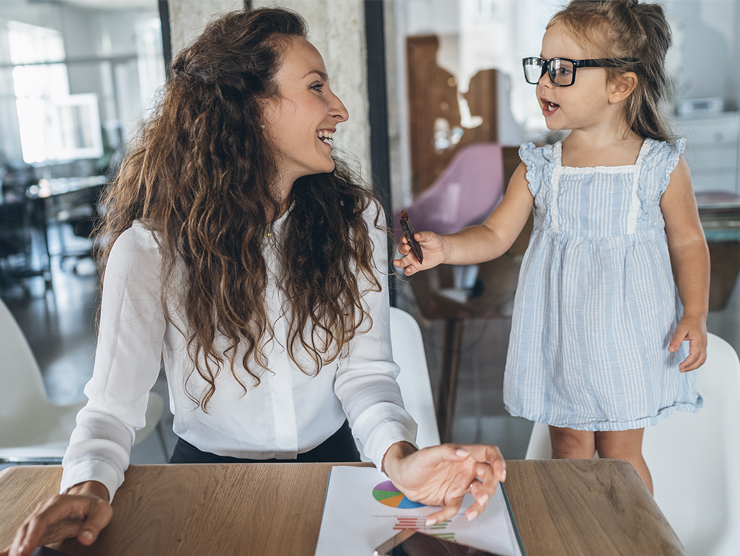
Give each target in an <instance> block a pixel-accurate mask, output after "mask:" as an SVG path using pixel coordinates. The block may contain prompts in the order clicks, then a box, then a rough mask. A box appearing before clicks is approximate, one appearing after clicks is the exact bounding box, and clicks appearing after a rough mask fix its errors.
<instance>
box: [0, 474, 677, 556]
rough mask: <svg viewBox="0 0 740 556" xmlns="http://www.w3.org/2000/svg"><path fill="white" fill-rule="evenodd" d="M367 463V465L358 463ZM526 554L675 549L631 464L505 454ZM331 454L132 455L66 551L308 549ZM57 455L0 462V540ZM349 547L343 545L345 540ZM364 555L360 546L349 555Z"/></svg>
mask: <svg viewBox="0 0 740 556" xmlns="http://www.w3.org/2000/svg"><path fill="white" fill-rule="evenodd" d="M363 465H368V464H363ZM507 465H508V479H507V481H506V490H507V493H508V496H509V500H510V501H511V506H512V509H513V512H514V515H515V517H516V521H517V523H518V525H519V530H520V532H521V536H522V539H523V541H524V546H525V548H526V550H527V554H528V556H546V555H547V556H566V555H567V556H578V555H584V556H585V555H597V556H612V555H615V556H616V555H623V556H634V555H640V556H653V555H661V556H663V555H679V554H685V553H684V551H683V548H682V547H681V544H680V542H679V541H678V539H677V537H676V535H675V533H674V532H673V530H672V529H671V528H670V526H669V525H668V522H667V521H666V520H665V518H664V517H663V514H662V513H661V512H660V510H659V509H658V506H657V505H656V504H655V502H654V500H653V499H652V497H651V496H650V494H649V493H648V491H647V489H645V487H644V486H643V484H642V482H641V481H640V478H639V477H638V475H637V473H636V472H635V470H634V469H633V468H632V466H630V465H629V464H627V463H624V462H620V461H616V460H570V461H566V460H548V461H509V462H507ZM330 469H331V464H321V463H318V464H310V463H302V464H241V465H240V464H230V465H142V466H131V468H130V469H129V470H128V472H127V473H126V482H125V483H124V485H123V486H122V487H121V489H120V490H119V491H118V493H117V494H116V498H115V500H114V502H113V509H114V515H113V521H112V522H111V524H110V525H109V526H108V527H107V528H106V529H105V530H104V531H103V533H102V534H101V536H100V538H99V539H98V541H97V542H96V543H95V544H94V545H93V546H92V547H88V548H85V547H83V546H81V545H79V544H78V543H77V542H76V541H66V542H65V543H64V544H63V545H62V547H61V550H63V551H64V552H66V553H68V554H70V555H73V556H76V555H106V556H119V555H120V556H140V555H145V556H147V555H157V556H165V555H178V556H187V555H194V556H195V555H197V556H208V555H214V556H216V555H218V556H223V555H232V554H233V555H240V556H241V555H249V554H255V555H260V556H271V555H279V556H313V555H314V550H315V547H316V542H317V540H318V535H319V527H320V525H321V515H322V511H323V506H324V495H325V492H326V484H327V479H328V476H329V471H330ZM60 478H61V468H60V467H58V466H41V467H30V466H28V467H13V468H9V469H6V470H5V471H3V472H2V473H0V500H2V503H1V504H0V547H4V546H7V545H9V544H10V542H11V540H12V538H13V535H14V533H15V530H16V528H17V527H18V526H19V525H20V524H21V522H22V521H23V520H24V518H25V517H26V516H27V515H28V514H29V513H30V512H31V511H32V509H33V508H34V507H35V506H36V504H37V503H38V502H39V501H40V500H43V499H45V498H48V497H49V496H52V495H53V494H55V493H56V492H57V488H58V485H59V480H60ZM347 556H353V553H352V552H351V547H348V550H347ZM358 556H369V555H358Z"/></svg>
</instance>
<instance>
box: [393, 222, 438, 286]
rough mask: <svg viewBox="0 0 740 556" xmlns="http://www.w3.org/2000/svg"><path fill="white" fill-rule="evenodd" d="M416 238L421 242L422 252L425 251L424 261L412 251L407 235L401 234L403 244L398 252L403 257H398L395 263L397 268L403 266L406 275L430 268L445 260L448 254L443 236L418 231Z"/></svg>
mask: <svg viewBox="0 0 740 556" xmlns="http://www.w3.org/2000/svg"><path fill="white" fill-rule="evenodd" d="M414 239H416V241H418V242H419V245H420V246H421V250H422V253H424V263H423V264H420V263H419V261H418V260H417V259H416V257H414V255H413V254H412V253H411V246H410V245H409V242H408V241H406V237H404V236H401V245H400V246H399V247H398V252H399V253H400V254H401V255H402V258H401V259H396V260H394V261H393V264H394V265H395V266H396V268H403V269H405V270H404V274H405V275H406V276H411V275H412V274H416V273H417V272H419V271H420V270H428V269H430V268H434V267H435V266H437V265H439V264H442V263H443V262H445V259H446V258H447V257H446V254H445V247H444V242H443V241H442V237H441V236H439V235H437V234H435V233H434V232H417V233H415V234H414Z"/></svg>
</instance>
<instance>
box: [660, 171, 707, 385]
mask: <svg viewBox="0 0 740 556" xmlns="http://www.w3.org/2000/svg"><path fill="white" fill-rule="evenodd" d="M660 208H661V210H662V211H663V218H664V219H665V231H666V235H667V237H668V250H669V252H670V256H671V266H672V267H673V274H674V275H675V277H676V285H677V286H678V294H679V296H680V297H681V303H683V307H684V312H683V317H681V320H680V321H679V323H678V325H677V326H676V331H675V333H674V334H673V337H672V338H671V342H670V344H669V345H668V350H669V351H676V350H677V349H678V348H679V346H680V345H681V342H684V341H688V342H689V356H688V357H687V358H686V360H685V361H683V362H682V363H681V364H680V365H679V370H680V371H681V372H682V373H685V372H687V371H693V370H694V369H697V368H699V367H700V366H701V365H702V364H703V363H704V361H705V360H706V358H707V325H706V322H707V313H708V312H709V249H708V248H707V242H706V239H705V238H704V231H703V229H702V227H701V222H700V221H699V211H698V209H697V207H696V198H695V197H694V190H693V188H692V187H691V175H690V173H689V167H688V165H687V164H686V161H685V160H684V158H683V157H680V158H679V161H678V165H677V166H676V169H675V170H674V171H673V173H672V174H671V181H670V183H669V184H668V187H667V188H666V190H665V192H664V193H663V196H662V198H661V201H660Z"/></svg>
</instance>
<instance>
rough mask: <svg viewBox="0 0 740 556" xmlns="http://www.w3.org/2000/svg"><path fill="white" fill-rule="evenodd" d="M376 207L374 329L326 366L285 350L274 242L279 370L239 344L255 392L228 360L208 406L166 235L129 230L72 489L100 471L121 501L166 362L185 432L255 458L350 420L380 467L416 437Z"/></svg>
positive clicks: (74, 457) (288, 452) (112, 276)
mask: <svg viewBox="0 0 740 556" xmlns="http://www.w3.org/2000/svg"><path fill="white" fill-rule="evenodd" d="M368 212H369V213H372V212H374V211H368ZM373 216H374V214H368V221H369V226H370V229H371V237H372V240H373V244H374V247H375V249H374V253H375V268H376V269H377V270H376V274H377V276H378V278H379V279H380V282H381V284H382V286H383V288H382V291H380V292H375V291H369V292H367V293H366V294H365V295H364V297H363V303H364V304H365V308H366V310H367V311H368V313H369V314H370V315H371V316H372V327H368V326H367V325H365V324H363V326H362V327H361V329H360V330H364V332H359V331H358V333H357V334H356V335H355V337H354V339H353V340H352V341H351V342H350V343H349V345H348V346H346V347H345V348H344V350H343V351H342V355H341V357H339V358H337V359H336V360H335V361H333V362H332V363H330V364H328V365H326V366H324V367H323V368H322V369H321V371H320V372H319V373H318V375H316V376H308V375H306V374H305V373H303V372H302V371H301V370H300V369H299V368H298V367H297V366H296V365H295V363H293V362H292V361H291V359H290V356H289V354H288V352H287V351H286V349H285V345H286V341H285V340H286V336H287V322H286V317H285V315H284V313H283V308H284V306H285V303H284V298H283V294H282V293H281V292H280V290H279V288H277V287H276V281H277V280H279V279H280V278H279V276H278V275H277V274H276V272H278V270H277V269H278V265H277V258H276V257H275V256H274V251H273V249H274V246H270V245H267V246H266V249H265V260H266V262H267V265H268V272H269V273H270V278H271V280H270V281H269V283H268V286H267V291H266V299H265V303H266V308H267V310H268V314H269V316H270V321H271V322H272V323H274V324H273V326H274V339H273V340H271V341H269V342H267V344H266V345H265V347H264V349H263V352H264V354H265V356H266V358H267V368H268V369H269V371H264V370H263V371H262V372H261V374H260V379H261V382H260V384H259V385H257V386H255V385H254V382H253V381H251V380H250V378H251V377H250V376H249V375H248V374H247V373H246V371H245V370H244V368H243V366H242V365H241V353H243V351H242V352H240V355H239V356H237V358H236V364H235V368H236V369H237V373H238V376H239V377H240V378H241V380H242V382H244V383H245V385H246V386H247V391H246V393H245V392H244V389H243V388H242V387H241V386H239V384H238V383H237V382H236V380H235V379H234V377H233V376H232V374H231V372H230V370H229V369H228V368H225V369H223V370H222V371H221V373H220V374H219V375H218V377H217V379H216V391H215V394H214V395H213V397H212V398H211V400H210V402H209V404H208V412H207V413H206V412H204V411H203V410H202V409H200V408H198V407H197V404H196V403H195V402H194V401H193V400H192V399H191V397H190V396H189V395H188V392H189V393H190V394H191V395H193V396H195V398H196V399H199V398H200V395H201V393H202V391H203V389H204V388H205V386H207V385H206V383H205V382H204V381H203V380H202V379H201V378H200V375H199V374H198V373H197V371H195V367H194V365H193V363H192V360H191V359H190V357H189V356H188V351H187V349H186V339H185V337H184V336H183V335H182V334H181V333H180V331H179V330H178V327H177V326H174V325H173V324H171V323H168V322H167V321H166V319H165V317H164V312H163V308H162V303H161V298H160V292H161V279H160V269H161V257H160V253H159V249H158V246H157V243H156V241H155V239H154V237H153V235H152V233H151V232H150V231H148V230H147V229H146V228H145V227H144V226H143V225H142V224H140V223H135V224H134V225H133V226H132V227H131V228H130V229H128V230H126V231H125V232H124V233H123V234H121V236H120V237H119V238H118V239H117V240H116V243H115V245H114V246H113V249H112V250H111V253H110V257H109V260H108V266H107V268H106V272H105V280H104V284H103V297H102V308H101V316H100V331H99V336H98V345H97V351H96V355H95V368H94V371H93V377H92V379H91V380H90V382H88V384H87V385H86V386H85V394H86V395H87V397H88V398H89V401H88V403H87V405H86V406H85V407H84V408H83V409H82V410H81V411H80V413H79V414H78V416H77V427H76V428H75V430H74V431H73V433H72V437H71V440H70V445H69V448H68V449H67V453H66V455H65V456H64V462H63V466H64V474H63V477H62V484H61V491H62V492H65V491H66V490H67V489H68V488H69V487H71V486H73V485H75V484H77V483H80V482H82V481H87V480H96V481H99V482H101V483H103V484H104V485H105V486H106V487H107V488H108V492H109V493H110V497H111V500H112V499H113V495H114V493H115V491H116V490H117V489H118V487H119V486H120V485H121V483H122V482H123V473H124V471H125V470H126V469H127V467H128V464H129V455H130V450H131V445H132V442H133V439H134V431H135V430H137V429H140V428H141V427H143V426H144V424H145V422H144V413H145V411H146V405H147V399H148V394H149V390H150V389H151V388H152V386H153V385H154V383H155V381H156V380H157V376H158V375H159V370H160V363H161V362H163V363H164V369H165V372H166V374H167V382H168V387H169V393H170V409H171V410H172V413H173V414H174V425H173V428H174V432H175V433H176V434H177V435H178V436H179V437H180V438H183V439H184V440H186V441H187V442H189V443H191V444H193V445H194V446H197V447H198V448H200V449H201V450H203V451H207V452H212V453H215V454H218V455H222V456H233V457H240V458H251V459H270V458H281V459H292V458H295V457H296V455H297V454H298V453H303V452H306V451H309V450H311V449H313V448H315V447H316V446H318V445H319V444H321V443H322V442H323V441H324V440H326V439H327V438H328V437H329V436H331V435H332V434H333V433H334V432H336V431H337V430H338V429H339V427H340V426H341V425H342V423H343V422H344V420H345V419H348V420H349V424H350V426H351V427H352V431H353V434H354V435H355V436H356V437H357V438H358V439H359V440H360V441H361V442H362V445H363V451H364V452H365V454H366V455H367V456H368V457H369V458H370V459H371V460H372V461H373V462H374V463H375V465H376V466H377V467H378V468H379V469H380V466H381V462H382V458H383V456H384V454H385V452H386V450H387V449H388V448H389V447H390V446H391V445H392V444H393V443H395V442H399V441H407V442H411V443H413V442H414V439H415V436H416V423H415V422H414V421H413V419H412V418H411V416H410V415H409V414H408V413H407V412H406V410H405V409H404V408H403V401H402V399H401V392H400V390H399V387H398V383H397V382H396V379H395V377H396V375H397V374H398V367H397V365H396V364H395V363H394V362H393V359H392V353H391V342H390V328H389V321H390V311H389V305H388V291H387V276H386V275H385V269H387V268H388V267H387V255H386V252H387V249H386V237H385V235H384V233H383V232H382V231H380V230H377V229H375V227H374V226H373V225H372V217H373ZM284 222H285V217H283V218H282V219H281V220H280V221H278V222H277V223H276V225H275V228H274V233H273V237H279V233H280V229H281V227H282V224H283V223H284ZM360 278H361V277H360ZM362 283H365V284H367V282H366V281H364V280H363V281H362ZM361 291H362V289H361ZM169 305H170V306H171V309H170V311H171V317H172V318H173V320H174V321H175V322H176V323H177V324H178V325H181V324H182V323H183V321H182V318H181V314H180V313H179V312H178V311H177V308H176V306H175V307H174V310H173V306H174V305H175V304H173V303H170V304H169ZM368 328H369V329H368ZM180 329H181V330H184V329H185V328H184V327H183V326H180ZM216 346H220V347H221V349H224V348H225V347H226V343H225V340H224V338H223V337H217V338H216ZM298 355H299V357H300V355H301V354H300V353H299V354H298ZM303 355H304V356H306V354H305V353H303ZM188 377H189V380H188ZM186 381H187V389H186Z"/></svg>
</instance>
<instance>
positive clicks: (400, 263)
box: [393, 163, 534, 276]
mask: <svg viewBox="0 0 740 556" xmlns="http://www.w3.org/2000/svg"><path fill="white" fill-rule="evenodd" d="M526 172H527V167H526V165H525V164H524V163H521V164H519V166H518V167H517V169H516V171H515V172H514V174H513V175H512V176H511V180H510V181H509V187H508V188H507V190H506V195H504V198H503V199H502V200H501V202H500V203H499V205H498V206H497V207H496V209H495V210H494V211H493V213H492V214H491V215H490V216H489V217H488V218H487V219H486V221H485V222H483V224H481V225H478V226H469V227H467V228H464V229H462V230H460V231H459V232H456V233H454V234H446V235H439V234H435V233H433V232H419V233H417V234H415V236H414V237H415V238H416V239H417V240H418V241H419V244H420V245H421V248H422V251H423V252H424V263H423V264H419V261H417V260H416V257H414V256H413V255H412V254H411V248H410V247H409V245H408V243H407V242H406V238H401V246H400V247H399V248H398V251H399V253H401V255H403V257H402V258H401V259H396V260H395V261H393V264H394V265H395V266H396V267H397V268H403V269H405V270H404V273H405V274H406V275H407V276H411V275H412V274H414V273H416V272H419V271H420V270H427V269H429V268H432V267H435V266H437V265H439V264H442V263H445V264H476V263H482V262H485V261H490V260H491V259H495V258H497V257H500V256H501V255H503V254H504V253H506V251H508V249H509V248H510V247H511V246H512V244H513V243H514V241H516V238H517V237H519V234H520V233H521V231H522V229H523V228H524V225H525V224H526V223H527V219H528V218H529V215H530V214H531V212H532V207H533V206H534V197H533V196H532V193H531V192H530V191H529V186H528V183H527V178H526Z"/></svg>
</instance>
